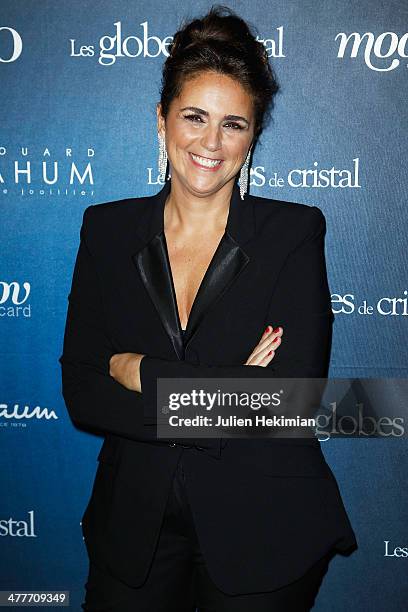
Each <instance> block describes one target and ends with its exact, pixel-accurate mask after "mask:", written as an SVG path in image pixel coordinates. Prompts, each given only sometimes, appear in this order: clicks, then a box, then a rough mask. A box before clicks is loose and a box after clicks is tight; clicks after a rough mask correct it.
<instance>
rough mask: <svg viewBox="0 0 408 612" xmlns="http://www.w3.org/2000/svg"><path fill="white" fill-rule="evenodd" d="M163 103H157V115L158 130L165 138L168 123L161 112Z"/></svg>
mask: <svg viewBox="0 0 408 612" xmlns="http://www.w3.org/2000/svg"><path fill="white" fill-rule="evenodd" d="M161 108H162V107H161V104H160V102H158V103H157V105H156V115H157V131H158V133H159V134H161V135H162V136H163V138H164V134H165V131H166V124H165V120H164V117H163V115H162V113H161Z"/></svg>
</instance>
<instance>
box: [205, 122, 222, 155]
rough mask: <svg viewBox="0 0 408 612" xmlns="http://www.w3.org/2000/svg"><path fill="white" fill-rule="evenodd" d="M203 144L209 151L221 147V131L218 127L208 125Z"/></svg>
mask: <svg viewBox="0 0 408 612" xmlns="http://www.w3.org/2000/svg"><path fill="white" fill-rule="evenodd" d="M201 145H202V146H203V147H204V148H205V149H207V150H208V151H217V150H218V149H221V146H222V143H221V133H220V130H219V128H218V127H216V126H214V127H212V126H207V128H206V130H205V133H204V134H203V137H202V140H201Z"/></svg>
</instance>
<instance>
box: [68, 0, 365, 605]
mask: <svg viewBox="0 0 408 612" xmlns="http://www.w3.org/2000/svg"><path fill="white" fill-rule="evenodd" d="M277 90H278V85H277V82H276V79H275V76H274V74H273V71H272V68H271V67H270V65H269V63H268V57H267V53H266V50H265V47H264V46H263V44H262V43H261V42H259V41H258V40H257V39H256V37H255V34H254V33H253V32H252V31H251V29H250V28H249V26H248V24H247V23H246V22H245V21H243V20H242V19H241V18H240V17H238V16H237V15H235V14H234V13H233V12H232V11H231V10H229V9H226V8H224V7H215V8H213V9H211V11H210V12H209V13H208V14H207V15H205V16H204V17H202V18H200V19H195V20H193V21H191V22H189V23H186V24H185V25H184V26H183V27H182V28H181V29H180V30H179V31H178V32H176V34H175V36H174V41H173V44H172V45H171V47H170V55H169V57H168V58H167V60H166V62H165V64H164V67H163V83H162V90H161V97H160V102H159V103H158V104H157V106H156V110H157V132H158V137H159V171H160V178H161V180H162V182H163V183H164V186H163V188H162V189H161V191H160V192H159V193H157V194H155V195H154V196H151V197H144V198H138V197H135V198H129V199H128V200H122V201H121V202H106V203H104V204H99V205H97V206H90V207H88V208H87V209H86V210H85V213H84V218H83V224H82V228H81V242H80V245H79V250H78V255H77V259H76V263H75V269H74V275H73V280H72V287H71V291H70V295H69V308H68V314H67V323H66V329H65V336H64V349H63V354H62V356H61V358H60V361H61V365H62V377H63V394H64V398H65V402H66V404H67V407H68V410H69V412H70V415H71V417H72V419H73V421H74V422H75V423H76V424H77V425H81V426H86V428H87V429H89V428H92V429H93V430H97V431H98V432H103V433H104V435H105V441H104V444H103V446H102V449H101V453H100V456H99V461H100V466H99V468H98V472H97V476H96V478H95V483H94V487H93V490H92V494H91V498H90V501H89V504H88V506H87V508H86V510H85V513H84V516H83V521H82V524H83V532H84V538H85V543H86V546H87V550H88V553H89V558H90V568H89V576H88V581H87V583H86V600H85V602H84V604H83V606H82V607H83V609H84V610H107V609H109V610H111V611H115V612H128V611H129V612H130V610H138V611H139V612H143V611H145V612H147V611H151V610H154V611H155V612H159V611H160V612H172V611H173V610H177V612H193V610H195V609H196V608H198V610H199V611H200V612H209V611H210V610H211V611H212V612H218V611H219V612H221V610H222V611H224V612H247V611H248V610H251V611H252V612H266V611H272V610H274V611H283V610H285V611H288V610H290V611H291V612H295V611H298V612H301V611H302V612H304V611H305V610H309V609H310V608H311V606H312V605H313V601H314V598H315V596H316V593H317V591H318V589H319V585H320V582H321V580H322V578H323V575H324V573H325V571H326V570H327V567H328V562H329V560H330V558H331V556H332V555H333V554H334V553H335V552H347V551H349V550H351V549H352V548H353V547H355V545H356V541H355V536H354V532H353V530H352V528H351V525H350V523H349V521H348V517H347V514H346V512H345V509H344V506H343V503H342V500H341V497H340V494H339V491H338V487H337V484H336V482H335V479H334V476H333V474H332V473H331V470H330V469H329V467H328V465H327V464H326V462H325V459H324V457H323V454H322V452H321V449H320V445H319V443H318V442H317V440H316V439H314V438H310V437H308V438H307V439H306V438H305V439H297V438H294V439H287V438H285V439H279V438H275V439H270V438H268V439H264V440H263V439H260V438H257V439H228V438H222V439H221V438H217V439H214V438H211V439H197V438H195V437H194V432H193V433H192V434H191V438H188V439H185V438H183V439H179V438H176V439H172V440H170V439H164V438H162V437H159V436H158V434H157V415H158V414H160V417H162V416H163V413H162V410H161V406H160V405H158V402H157V383H158V380H159V379H161V378H164V379H165V378H170V379H172V378H174V379H183V378H185V379H191V378H193V379H196V378H208V377H210V378H232V379H236V378H237V379H240V378H247V377H253V378H271V377H280V378H285V377H289V378H293V377H295V378H320V377H326V376H327V371H328V365H329V357H330V343H331V333H332V322H333V314H332V311H331V299H330V290H329V286H328V280H327V273H326V265H325V254H324V236H325V231H326V223H325V217H324V215H323V213H322V212H321V211H320V210H319V209H318V208H317V207H315V206H306V205H302V204H295V203H290V202H282V201H279V200H271V199H266V198H259V197H254V196H251V195H249V194H248V193H247V187H248V174H249V160H250V155H251V152H252V150H253V148H254V146H255V144H256V142H257V140H258V138H259V136H260V134H261V132H262V130H263V128H264V126H265V124H266V120H267V118H268V116H269V114H270V111H271V108H272V103H273V98H274V95H275V94H276V92H277ZM169 169H170V170H171V180H166V176H167V174H166V173H167V171H168V170H169ZM238 179H239V187H238V183H237V181H238ZM299 295H301V296H303V298H304V299H302V300H301V303H299ZM274 326H276V327H274ZM232 416H234V415H232ZM174 435H176V434H174ZM266 437H267V432H266ZM290 551H294V553H293V554H291V552H290Z"/></svg>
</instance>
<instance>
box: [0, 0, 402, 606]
mask: <svg viewBox="0 0 408 612" xmlns="http://www.w3.org/2000/svg"><path fill="white" fill-rule="evenodd" d="M210 6H211V3H210V2H198V1H197V0H195V1H194V2H192V1H190V0H189V1H185V2H183V3H180V2H176V1H174V0H168V1H167V2H166V3H164V2H161V1H158V0H149V2H144V1H139V2H130V1H128V0H116V1H115V2H110V1H108V0H99V1H91V0H47V1H46V2H38V1H36V0H2V2H1V5H0V215H1V216H0V222H1V243H0V245H1V246H0V248H1V267H0V336H1V340H0V359H1V388H0V459H1V471H0V555H1V561H0V563H1V573H0V590H12V589H25V590H43V589H49V590H64V591H69V592H70V607H71V608H72V609H75V610H79V609H80V603H81V601H82V600H83V599H82V598H83V590H84V583H85V581H86V573H87V564H88V560H87V555H86V549H85V545H84V541H83V537H82V532H81V525H80V521H81V517H82V514H83V511H84V509H85V507H86V504H87V502H88V499H89V496H90V492H91V487H92V483H93V478H94V476H95V471H96V466H97V463H96V457H97V454H98V451H99V448H100V447H101V443H102V440H103V439H102V438H101V437H97V436H95V435H92V434H90V433H87V432H83V431H80V430H78V429H77V428H75V427H74V425H73V424H72V423H71V421H70V419H69V416H68V414H67V411H66V408H65V404H64V401H63V398H62V394H61V373H60V364H59V362H58V358H59V357H60V355H61V352H62V342H63V333H64V325H65V317H66V311H67V305H68V302H67V296H68V293H69V289H70V284H71V279H72V271H73V265H74V261H75V256H76V252H77V249H78V245H79V230H80V226H81V222H82V215H83V211H84V209H85V208H86V207H87V206H88V205H89V204H99V203H102V202H107V201H113V200H119V199H122V198H127V197H132V196H142V195H149V194H154V193H156V192H157V191H158V190H159V189H160V188H161V184H160V183H159V181H158V170H157V158H158V146H157V131H156V114H155V112H156V111H155V106H156V103H157V102H158V99H159V88H160V79H161V68H162V64H163V62H164V60H165V58H166V56H167V54H168V44H169V43H170V42H171V40H172V35H173V34H174V32H175V31H177V29H178V28H179V26H180V24H181V22H182V20H183V19H184V18H191V17H194V16H196V15H201V14H203V13H205V12H206V11H207V10H208V9H209V8H210ZM228 6H229V7H230V8H232V9H234V10H235V11H237V12H238V14H239V15H241V16H242V17H243V18H245V19H247V20H249V21H250V23H251V24H253V26H254V27H255V28H256V31H257V33H258V38H259V40H262V42H263V43H264V45H265V46H266V48H267V51H268V55H269V57H270V61H271V63H272V65H273V67H274V69H275V71H276V74H277V78H278V80H279V83H280V87H281V91H280V93H279V94H278V96H277V98H276V103H275V109H274V113H273V121H272V122H271V124H270V125H269V127H268V129H267V130H266V131H265V132H264V134H263V135H262V137H261V141H260V143H259V145H258V148H257V150H256V151H255V154H254V157H253V161H252V168H251V180H250V188H249V189H250V193H252V194H254V195H257V196H261V197H266V198H275V199H279V200H287V201H290V202H293V203H295V204H296V203H305V204H309V205H316V206H318V207H319V208H321V210H322V211H323V213H324V215H325V217H326V220H327V234H326V257H327V269H328V276H329V284H330V289H331V294H332V308H333V313H334V314H335V322H334V338H333V347H332V358H331V367H330V377H339V378H361V379H367V378H377V379H384V381H387V380H390V379H403V378H405V377H407V374H408V348H407V346H408V342H407V340H408V334H407V326H408V278H407V263H408V261H407V259H408V258H407V246H406V244H407V216H408V213H407V206H408V202H407V190H408V179H407V169H406V157H407V144H408V143H407V121H408V105H407V100H408V95H407V94H408V87H407V83H408V69H407V66H408V8H407V5H406V3H404V2H400V1H396V0H389V1H388V2H387V3H384V2H382V1H380V0H370V1H369V0H361V1H360V2H351V1H346V2H344V1H343V2H340V1H337V0H327V1H326V2H324V3H321V2H312V1H310V0H306V1H300V0H297V1H296V0H295V1H291V2H286V1H284V0H276V1H273V0H256V1H254V2H229V3H228ZM295 204H294V205H295ZM393 388H394V386H393V385H391V386H390V389H391V391H392V389H393ZM401 388H403V387H401ZM399 400H400V401H401V402H402V403H404V402H405V403H406V400H407V398H406V397H400V398H399ZM388 433H389V435H387V436H380V437H377V438H375V439H367V438H365V437H364V436H356V437H354V438H349V439H332V438H328V439H326V440H325V441H324V442H322V447H323V451H324V454H325V456H326V459H327V461H328V463H329V465H330V466H331V467H332V469H333V471H334V473H335V475H336V478H337V480H338V483H339V487H340V490H341V493H342V496H343V500H344V502H345V505H346V507H347V510H348V512H349V516H350V519H351V522H352V525H353V527H354V529H355V531H356V535H357V539H358V543H359V548H358V550H357V551H355V552H354V553H353V554H352V555H351V556H350V557H348V558H345V557H342V556H340V555H338V556H336V557H335V558H334V559H333V561H332V563H331V565H330V569H329V572H328V574H327V575H326V578H325V580H324V583H323V585H322V588H321V591H320V593H319V596H318V599H317V601H316V605H315V609H316V610H318V611H319V612H320V611H326V610H328V609H330V610H332V611H333V612H334V611H336V612H344V610H345V609H353V610H356V611H357V610H358V611H360V610H361V611H366V610H370V612H382V611H383V610H384V609H388V610H393V611H397V610H403V609H406V602H407V571H408V530H407V507H408V506H407V502H408V488H407V486H406V477H407V468H408V458H407V442H406V439H404V438H405V436H404V435H401V433H402V432H401V428H399V429H395V430H392V428H391V430H388ZM123 529H126V525H124V526H123ZM293 554H296V551H293Z"/></svg>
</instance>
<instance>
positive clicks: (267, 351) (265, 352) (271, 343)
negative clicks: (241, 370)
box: [244, 325, 283, 367]
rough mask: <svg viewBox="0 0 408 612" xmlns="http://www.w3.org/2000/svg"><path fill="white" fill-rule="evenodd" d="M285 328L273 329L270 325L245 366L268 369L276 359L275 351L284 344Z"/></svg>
mask: <svg viewBox="0 0 408 612" xmlns="http://www.w3.org/2000/svg"><path fill="white" fill-rule="evenodd" d="M282 335H283V327H277V328H276V329H273V327H271V326H270V325H268V327H267V328H266V329H265V331H264V333H263V334H262V337H261V339H260V341H259V342H258V344H257V345H256V347H255V348H254V350H253V351H252V353H251V354H250V356H249V357H248V359H247V360H246V362H245V363H244V365H250V366H254V365H257V366H262V367H266V366H267V365H268V363H270V362H271V361H272V359H273V358H274V357H275V350H276V349H277V348H278V347H279V345H280V343H281V342H282V340H281V338H282Z"/></svg>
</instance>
